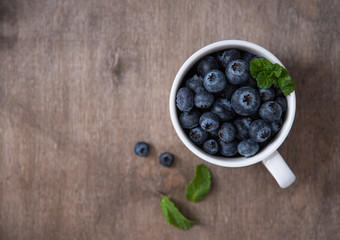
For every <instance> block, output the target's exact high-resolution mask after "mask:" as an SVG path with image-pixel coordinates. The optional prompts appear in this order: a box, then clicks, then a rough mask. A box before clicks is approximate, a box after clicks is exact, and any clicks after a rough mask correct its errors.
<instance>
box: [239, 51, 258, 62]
mask: <svg viewBox="0 0 340 240" xmlns="http://www.w3.org/2000/svg"><path fill="white" fill-rule="evenodd" d="M253 57H255V55H254V54H252V53H250V52H243V53H242V57H241V59H242V60H244V61H246V62H248V63H249V62H250V60H252V58H253Z"/></svg>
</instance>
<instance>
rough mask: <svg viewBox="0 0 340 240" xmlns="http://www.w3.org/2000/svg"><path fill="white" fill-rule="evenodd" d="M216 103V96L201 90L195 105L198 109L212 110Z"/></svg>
mask: <svg viewBox="0 0 340 240" xmlns="http://www.w3.org/2000/svg"><path fill="white" fill-rule="evenodd" d="M213 103H214V95H213V94H212V93H210V92H208V91H206V90H201V91H200V92H198V93H196V94H195V97H194V104H195V106H196V107H197V108H201V109H206V108H210V107H211V105H212V104H213Z"/></svg>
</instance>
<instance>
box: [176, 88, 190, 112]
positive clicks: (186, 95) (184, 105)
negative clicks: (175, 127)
mask: <svg viewBox="0 0 340 240" xmlns="http://www.w3.org/2000/svg"><path fill="white" fill-rule="evenodd" d="M176 106H177V108H178V109H179V110H181V111H182V112H188V111H190V110H191V109H192V107H193V106H194V94H193V93H192V91H191V90H190V89H189V88H186V87H182V88H180V89H179V90H178V92H177V95H176Z"/></svg>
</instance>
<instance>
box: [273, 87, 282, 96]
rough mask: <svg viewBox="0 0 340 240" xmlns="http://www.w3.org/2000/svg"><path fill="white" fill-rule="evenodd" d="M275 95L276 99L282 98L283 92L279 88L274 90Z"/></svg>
mask: <svg viewBox="0 0 340 240" xmlns="http://www.w3.org/2000/svg"><path fill="white" fill-rule="evenodd" d="M275 95H276V96H277V97H282V96H283V92H282V91H281V89H280V88H275Z"/></svg>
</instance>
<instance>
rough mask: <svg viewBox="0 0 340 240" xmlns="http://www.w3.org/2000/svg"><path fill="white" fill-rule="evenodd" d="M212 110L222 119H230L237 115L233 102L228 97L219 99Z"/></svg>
mask: <svg viewBox="0 0 340 240" xmlns="http://www.w3.org/2000/svg"><path fill="white" fill-rule="evenodd" d="M211 111H212V112H213V113H215V114H216V115H217V116H218V117H219V118H220V120H221V121H230V120H231V119H233V118H234V117H235V111H234V110H233V108H232V106H231V102H230V101H228V100H227V99H223V98H219V99H217V100H216V102H215V103H214V105H213V107H212V108H211Z"/></svg>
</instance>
